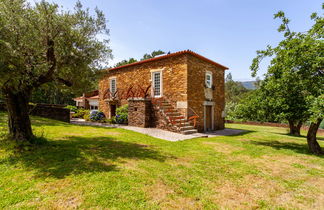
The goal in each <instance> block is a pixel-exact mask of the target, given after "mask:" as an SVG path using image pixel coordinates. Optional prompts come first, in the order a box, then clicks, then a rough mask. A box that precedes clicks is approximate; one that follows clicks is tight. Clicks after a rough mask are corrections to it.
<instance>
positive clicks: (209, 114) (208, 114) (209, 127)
mask: <svg viewBox="0 0 324 210" xmlns="http://www.w3.org/2000/svg"><path fill="white" fill-rule="evenodd" d="M212 114H213V112H212V106H206V115H205V119H206V127H205V130H206V131H212V130H213V121H212V118H213V117H212Z"/></svg>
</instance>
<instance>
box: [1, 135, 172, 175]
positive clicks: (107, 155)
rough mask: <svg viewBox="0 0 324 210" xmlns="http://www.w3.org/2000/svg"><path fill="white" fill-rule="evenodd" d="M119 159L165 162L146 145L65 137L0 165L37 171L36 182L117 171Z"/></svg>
mask: <svg viewBox="0 0 324 210" xmlns="http://www.w3.org/2000/svg"><path fill="white" fill-rule="evenodd" d="M119 158H126V159H127V158H129V159H135V160H140V159H141V160H145V159H152V160H156V161H159V162H163V161H165V159H166V158H167V157H166V156H164V155H161V154H160V153H159V152H158V151H156V150H154V149H153V148H151V146H148V145H141V144H136V143H129V142H123V141H117V140H116V139H113V138H111V137H94V138H92V137H91V138H86V137H74V136H73V137H68V138H67V139H66V140H58V141H54V142H53V141H49V142H48V143H47V144H45V145H42V146H39V147H37V149H35V150H33V151H29V152H23V153H21V154H19V155H12V156H10V157H8V158H6V159H5V160H2V161H0V163H2V164H9V165H16V164H18V165H19V164H23V166H24V167H26V168H27V170H33V171H36V172H35V174H36V176H37V177H38V178H45V177H55V178H64V177H66V176H69V175H77V174H82V173H91V172H109V171H118V167H117V165H116V163H118V162H119V160H118V159H119Z"/></svg>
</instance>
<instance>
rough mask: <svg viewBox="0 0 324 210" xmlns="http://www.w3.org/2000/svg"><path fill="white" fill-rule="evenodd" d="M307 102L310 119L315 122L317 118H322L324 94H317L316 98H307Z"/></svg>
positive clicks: (323, 114) (323, 113) (323, 116)
mask: <svg viewBox="0 0 324 210" xmlns="http://www.w3.org/2000/svg"><path fill="white" fill-rule="evenodd" d="M308 100H309V102H310V103H311V104H310V105H309V107H310V108H309V112H310V121H311V122H316V121H317V120H318V119H322V120H323V119H324V94H322V95H320V96H318V97H317V98H313V97H310V98H308Z"/></svg>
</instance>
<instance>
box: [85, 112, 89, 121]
mask: <svg viewBox="0 0 324 210" xmlns="http://www.w3.org/2000/svg"><path fill="white" fill-rule="evenodd" d="M83 119H85V120H86V121H90V113H89V114H85V115H84V116H83Z"/></svg>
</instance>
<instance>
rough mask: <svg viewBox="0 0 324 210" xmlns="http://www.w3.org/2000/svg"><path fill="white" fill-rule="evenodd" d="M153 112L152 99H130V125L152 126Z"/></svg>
mask: <svg viewBox="0 0 324 210" xmlns="http://www.w3.org/2000/svg"><path fill="white" fill-rule="evenodd" d="M151 113H152V103H151V99H147V98H130V99H128V125H130V126H136V127H142V128H147V127H151Z"/></svg>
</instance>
